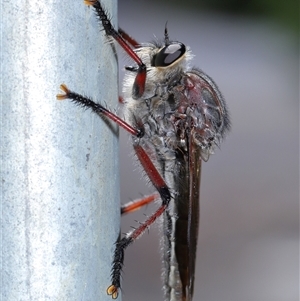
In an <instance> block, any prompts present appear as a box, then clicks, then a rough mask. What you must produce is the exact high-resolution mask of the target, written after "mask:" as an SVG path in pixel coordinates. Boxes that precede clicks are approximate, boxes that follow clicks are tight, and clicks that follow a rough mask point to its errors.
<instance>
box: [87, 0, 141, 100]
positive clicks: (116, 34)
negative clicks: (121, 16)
mask: <svg viewBox="0 0 300 301" xmlns="http://www.w3.org/2000/svg"><path fill="white" fill-rule="evenodd" d="M84 3H85V4H86V5H89V6H93V7H94V9H95V11H96V14H97V17H98V18H99V20H100V21H101V23H102V26H103V28H104V30H105V33H106V34H107V35H108V36H110V37H112V38H114V39H115V40H116V42H118V43H119V44H120V46H121V47H122V48H123V49H124V51H125V52H126V53H127V54H128V55H129V56H130V57H131V58H132V59H133V60H134V61H135V62H136V63H137V65H138V68H137V75H136V77H135V81H134V84H133V87H132V97H133V98H134V99H137V98H140V97H141V96H142V95H143V94H144V91H145V83H146V75H147V69H146V66H145V64H144V63H143V62H142V60H141V59H140V58H139V57H138V56H137V54H136V53H135V52H134V51H133V50H132V49H131V47H130V45H129V44H131V45H133V46H134V47H137V45H138V43H137V42H136V41H135V40H134V39H132V38H131V37H130V36H129V35H128V34H126V33H125V32H124V31H123V30H122V29H119V31H117V30H115V29H114V27H113V26H112V24H111V22H110V20H109V18H108V17H107V14H106V12H105V10H104V9H103V7H102V5H101V3H100V1H98V0H85V1H84Z"/></svg>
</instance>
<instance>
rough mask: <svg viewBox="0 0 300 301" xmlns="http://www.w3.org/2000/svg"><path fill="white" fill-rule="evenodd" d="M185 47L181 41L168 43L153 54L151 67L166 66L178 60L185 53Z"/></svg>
mask: <svg viewBox="0 0 300 301" xmlns="http://www.w3.org/2000/svg"><path fill="white" fill-rule="evenodd" d="M185 52H186V47H185V45H184V44H182V43H179V42H177V43H173V44H169V45H167V46H165V47H163V48H162V49H160V50H159V51H158V53H157V54H156V55H154V56H153V59H152V63H151V65H152V66H153V67H168V66H170V65H172V64H173V63H175V62H177V61H179V60H180V59H181V58H182V57H183V56H184V54H185Z"/></svg>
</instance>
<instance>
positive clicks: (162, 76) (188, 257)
mask: <svg viewBox="0 0 300 301" xmlns="http://www.w3.org/2000/svg"><path fill="white" fill-rule="evenodd" d="M85 4H86V5H89V6H92V7H93V8H94V9H95V12H96V15H97V17H98V19H99V20H100V21H101V24H102V27H103V28H104V30H105V33H106V35H107V36H108V37H111V38H113V39H114V40H115V42H116V43H118V44H119V45H120V46H121V47H122V48H123V49H124V51H125V52H126V54H127V55H128V56H129V57H130V58H131V59H132V60H133V61H134V62H135V64H136V66H134V67H125V70H126V71H128V72H126V75H125V79H124V87H123V90H124V91H125V93H124V95H127V96H126V98H125V99H124V100H125V101H124V115H125V118H124V119H122V118H120V117H119V116H117V115H116V114H114V113H112V112H110V111H109V110H107V109H106V108H105V107H104V106H102V105H101V104H99V103H97V102H95V101H93V100H92V99H89V98H87V97H84V96H83V95H81V94H79V93H76V92H74V91H72V90H70V89H69V88H68V87H67V86H66V85H65V84H62V85H61V86H60V87H61V90H62V93H61V94H58V95H57V99H59V100H64V99H70V100H71V101H72V102H74V103H76V104H79V105H81V106H82V107H84V108H89V109H91V110H92V111H93V112H95V113H96V114H98V115H100V117H103V116H104V117H105V118H106V119H109V120H110V121H111V122H114V123H116V124H117V125H118V126H120V127H121V128H122V129H124V130H125V131H127V132H128V134H130V135H131V136H132V145H133V149H134V152H135V154H136V156H137V158H138V161H139V163H140V164H141V166H142V168H143V169H144V171H145V174H146V175H147V176H148V178H149V180H150V182H151V183H152V184H153V187H154V189H155V192H154V193H153V194H151V195H148V196H145V197H143V198H141V199H137V200H135V201H133V202H130V203H127V204H125V205H123V206H122V207H121V214H125V213H130V212H133V211H135V210H138V209H140V208H141V207H143V206H144V205H147V204H149V203H151V202H153V201H155V200H158V201H159V202H158V203H159V205H158V207H157V209H156V210H155V212H153V213H152V214H151V215H150V216H149V217H148V218H147V219H146V220H145V221H144V222H142V223H140V224H139V226H138V227H137V228H135V229H134V230H133V231H131V232H130V233H128V234H127V235H125V236H124V237H122V238H120V239H118V240H117V242H116V245H115V250H114V254H113V259H112V269H111V281H110V283H109V282H108V283H107V290H106V293H107V294H108V295H110V296H111V297H112V299H117V298H118V295H119V292H120V288H121V272H122V269H123V265H124V253H125V249H127V247H128V246H129V245H130V244H132V243H133V242H134V241H135V240H136V239H137V238H139V237H140V236H141V235H142V234H143V233H144V232H145V231H146V230H147V229H148V228H149V227H150V226H151V225H152V224H153V223H154V222H155V221H156V220H157V219H158V218H160V217H162V218H163V219H164V223H162V225H163V226H164V227H165V229H164V230H163V233H164V237H163V240H164V243H163V246H164V250H163V251H164V252H165V255H164V262H163V265H164V266H163V268H164V280H163V288H164V300H167V301H191V300H192V297H193V291H194V275H195V262H196V248H197V236H198V235H197V233H198V226H199V190H200V173H201V164H202V161H207V160H208V159H209V156H210V155H211V154H212V153H213V152H214V149H215V147H216V146H217V147H219V145H220V142H221V141H222V139H223V138H224V137H225V135H226V133H227V132H228V131H229V129H230V121H229V115H228V110H227V107H226V104H225V101H224V99H223V97H222V94H221V92H220V91H219V89H218V87H217V85H216V84H215V83H214V81H213V80H212V79H211V78H210V77H209V76H208V75H207V74H205V73H204V72H203V71H201V70H200V69H198V68H188V67H187V66H188V64H187V62H188V61H189V60H191V57H192V56H191V53H190V50H189V49H188V48H186V46H185V45H184V44H182V43H180V42H177V41H171V40H170V39H169V35H168V32H167V29H166V28H165V34H164V38H165V46H163V47H162V48H161V47H158V46H157V45H155V44H140V43H138V42H137V41H136V40H135V39H133V38H132V37H130V36H129V35H128V34H127V33H126V32H125V31H124V30H122V29H120V28H119V29H115V28H114V27H113V26H112V24H111V22H110V20H109V18H108V17H107V14H106V12H105V9H103V7H102V5H101V3H100V2H99V1H96V0H85ZM144 45H145V46H144ZM153 53H156V55H154V56H153ZM151 55H152V56H153V57H152V59H148V60H147V59H145V58H150V57H151ZM74 64H75V62H74ZM153 67H157V68H153ZM160 67H163V68H160ZM83 77H84V75H83ZM120 98H122V96H120ZM137 100H138V102H137ZM101 101H102V102H104V101H105V99H103V100H101ZM137 103H138V106H137V105H136V104H137ZM99 202H101V200H99ZM108 276H109V275H108ZM162 299H163V298H162Z"/></svg>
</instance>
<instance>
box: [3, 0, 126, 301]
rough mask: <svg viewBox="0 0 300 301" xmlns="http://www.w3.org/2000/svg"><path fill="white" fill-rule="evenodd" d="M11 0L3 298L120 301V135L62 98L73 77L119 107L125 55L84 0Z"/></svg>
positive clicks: (77, 87) (78, 86) (83, 89)
mask: <svg viewBox="0 0 300 301" xmlns="http://www.w3.org/2000/svg"><path fill="white" fill-rule="evenodd" d="M102 2H103V4H104V5H105V7H106V9H107V11H108V12H109V14H110V16H111V17H112V22H113V24H116V12H117V1H113V0H111V1H109V0H107V1H102ZM1 6H2V16H1V18H2V20H1V23H2V25H1V31H2V38H1V39H2V41H1V69H2V70H1V114H2V115H1V206H2V207H1V232H2V233H1V251H2V254H1V255H2V256H1V265H0V266H1V267H0V268H1V288H0V291H1V292H0V299H1V300H5V301H16V300H36V301H37V300H38V301H41V300H62V301H66V300H70V301H71V300H72V301H74V300H84V301H86V300H91V301H93V300H97V301H99V300H111V297H109V296H107V295H106V288H107V286H108V285H110V269H111V261H112V255H113V249H114V243H115V241H116V238H117V236H118V233H119V216H120V209H119V191H118V187H119V171H118V140H117V133H118V131H117V129H116V127H115V126H112V127H108V126H107V124H106V123H105V122H103V121H102V120H101V119H100V118H99V117H98V116H96V115H95V114H92V113H91V112H89V111H84V110H82V109H80V108H78V107H76V106H74V104H72V103H71V102H69V101H57V100H56V98H55V96H56V94H57V93H58V92H59V85H60V84H61V83H65V84H67V85H68V87H69V88H70V89H72V90H74V91H76V92H78V93H83V94H88V95H89V96H91V97H93V98H94V99H97V100H99V101H102V102H103V103H104V102H106V103H107V104H108V105H109V107H110V108H114V107H115V106H116V105H117V100H118V91H117V74H118V70H117V68H118V66H117V60H116V57H115V55H114V53H113V51H112V47H111V45H110V44H109V43H107V41H106V39H105V38H104V34H103V31H100V28H99V24H98V21H97V20H96V17H95V15H94V11H93V9H92V8H89V7H87V6H85V5H84V4H83V1H60V0H50V1H38V0H32V1H25V0H18V1H2V4H1ZM119 300H120V299H119Z"/></svg>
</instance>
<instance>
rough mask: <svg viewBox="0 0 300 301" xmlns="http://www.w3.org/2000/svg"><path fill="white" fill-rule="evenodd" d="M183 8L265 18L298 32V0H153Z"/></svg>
mask: <svg viewBox="0 0 300 301" xmlns="http://www.w3.org/2000/svg"><path fill="white" fill-rule="evenodd" d="M155 1H159V2H162V1H164V2H168V3H172V4H173V5H176V6H181V7H182V6H184V7H185V9H193V10H195V9H199V10H212V11H217V12H223V13H227V14H235V15H236V14H238V15H241V16H243V15H244V16H252V17H259V18H264V17H265V18H267V19H270V20H272V21H275V22H277V23H280V24H281V25H282V26H285V27H287V29H290V30H292V31H294V32H295V33H299V3H300V1H299V0H155Z"/></svg>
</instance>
